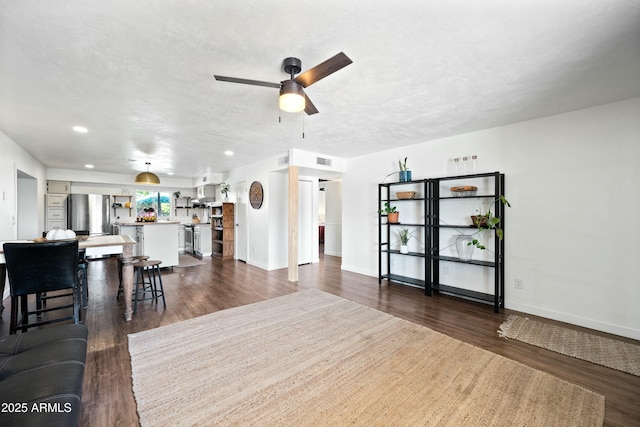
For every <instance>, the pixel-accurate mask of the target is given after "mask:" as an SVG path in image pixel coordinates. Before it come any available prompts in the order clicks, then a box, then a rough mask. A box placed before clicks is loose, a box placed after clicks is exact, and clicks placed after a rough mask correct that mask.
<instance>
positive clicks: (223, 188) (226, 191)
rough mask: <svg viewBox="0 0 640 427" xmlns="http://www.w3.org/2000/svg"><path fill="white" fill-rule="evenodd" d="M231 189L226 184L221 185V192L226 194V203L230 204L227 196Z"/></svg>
mask: <svg viewBox="0 0 640 427" xmlns="http://www.w3.org/2000/svg"><path fill="white" fill-rule="evenodd" d="M230 189H231V185H229V184H226V183H224V182H221V183H220V192H221V193H222V194H224V201H225V202H228V201H229V197H228V196H227V193H229V190H230Z"/></svg>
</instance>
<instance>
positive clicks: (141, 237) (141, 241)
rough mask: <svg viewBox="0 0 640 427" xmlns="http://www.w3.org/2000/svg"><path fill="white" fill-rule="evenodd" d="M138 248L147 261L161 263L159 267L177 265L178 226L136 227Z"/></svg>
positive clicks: (154, 224)
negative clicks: (147, 258)
mask: <svg viewBox="0 0 640 427" xmlns="http://www.w3.org/2000/svg"><path fill="white" fill-rule="evenodd" d="M136 228H137V235H138V246H139V249H140V251H141V252H142V253H141V255H146V256H148V257H149V260H159V261H162V264H160V267H161V268H162V267H173V266H174V265H178V263H179V260H178V224H177V223H175V224H158V223H151V224H145V225H138V226H136Z"/></svg>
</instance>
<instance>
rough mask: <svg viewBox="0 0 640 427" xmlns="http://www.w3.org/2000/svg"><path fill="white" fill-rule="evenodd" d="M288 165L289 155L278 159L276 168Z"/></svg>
mask: <svg viewBox="0 0 640 427" xmlns="http://www.w3.org/2000/svg"><path fill="white" fill-rule="evenodd" d="M288 164H289V155H288V154H287V155H286V156H284V157H280V158H279V159H278V166H284V165H288Z"/></svg>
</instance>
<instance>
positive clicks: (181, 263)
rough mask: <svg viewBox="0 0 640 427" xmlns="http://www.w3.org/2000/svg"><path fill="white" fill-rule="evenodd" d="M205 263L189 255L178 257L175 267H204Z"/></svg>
mask: <svg viewBox="0 0 640 427" xmlns="http://www.w3.org/2000/svg"><path fill="white" fill-rule="evenodd" d="M204 264H205V263H204V262H203V261H202V260H199V259H198V258H195V257H192V256H191V255H180V257H179V258H178V265H176V267H193V266H195V265H204Z"/></svg>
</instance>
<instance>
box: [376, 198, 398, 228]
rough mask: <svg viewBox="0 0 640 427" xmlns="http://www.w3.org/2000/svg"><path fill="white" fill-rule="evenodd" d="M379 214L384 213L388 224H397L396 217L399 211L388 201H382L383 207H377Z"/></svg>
mask: <svg viewBox="0 0 640 427" xmlns="http://www.w3.org/2000/svg"><path fill="white" fill-rule="evenodd" d="M378 213H379V214H381V215H382V214H386V215H387V221H388V222H389V223H390V224H397V223H398V218H399V217H400V212H398V211H397V210H396V207H395V206H391V204H390V203H389V202H384V209H379V210H378Z"/></svg>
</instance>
